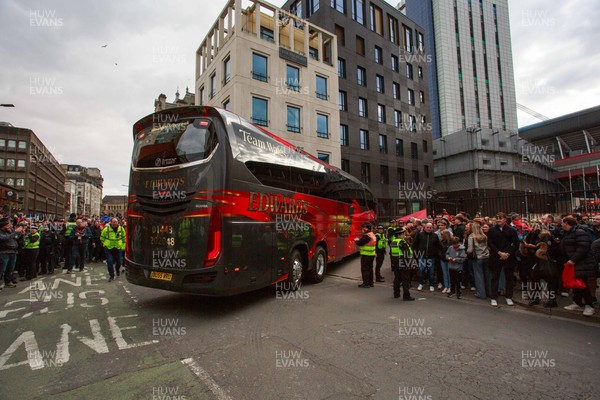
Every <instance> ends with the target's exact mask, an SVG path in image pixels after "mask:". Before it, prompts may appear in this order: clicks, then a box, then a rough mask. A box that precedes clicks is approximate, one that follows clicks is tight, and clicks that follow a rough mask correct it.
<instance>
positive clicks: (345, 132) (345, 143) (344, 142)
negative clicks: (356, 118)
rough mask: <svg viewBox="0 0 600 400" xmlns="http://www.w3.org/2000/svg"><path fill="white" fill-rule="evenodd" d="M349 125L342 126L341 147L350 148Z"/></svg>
mask: <svg viewBox="0 0 600 400" xmlns="http://www.w3.org/2000/svg"><path fill="white" fill-rule="evenodd" d="M348 145H349V140H348V125H340V146H348Z"/></svg>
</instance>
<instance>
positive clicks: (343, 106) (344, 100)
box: [338, 90, 348, 111]
mask: <svg viewBox="0 0 600 400" xmlns="http://www.w3.org/2000/svg"><path fill="white" fill-rule="evenodd" d="M338 102H339V106H340V111H348V96H347V95H346V92H344V91H343V90H340V94H339V98H338Z"/></svg>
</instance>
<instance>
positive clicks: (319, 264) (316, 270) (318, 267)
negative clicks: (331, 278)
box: [308, 246, 327, 283]
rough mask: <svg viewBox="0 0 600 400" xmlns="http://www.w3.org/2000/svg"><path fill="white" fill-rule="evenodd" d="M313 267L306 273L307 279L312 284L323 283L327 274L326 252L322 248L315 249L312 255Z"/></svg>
mask: <svg viewBox="0 0 600 400" xmlns="http://www.w3.org/2000/svg"><path fill="white" fill-rule="evenodd" d="M314 260H315V261H314V263H315V265H314V267H313V269H311V270H310V271H309V272H308V279H309V280H310V281H311V282H313V283H319V282H323V279H325V274H326V273H327V252H326V251H325V249H324V248H322V247H320V246H319V247H317V248H316V250H315V255H314Z"/></svg>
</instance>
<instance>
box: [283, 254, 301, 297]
mask: <svg viewBox="0 0 600 400" xmlns="http://www.w3.org/2000/svg"><path fill="white" fill-rule="evenodd" d="M303 272H304V265H303V264H302V254H301V253H300V251H298V250H294V251H293V252H292V255H291V256H290V270H289V272H288V279H287V283H288V285H289V289H290V290H291V291H296V290H297V289H299V288H300V285H301V282H302V274H303Z"/></svg>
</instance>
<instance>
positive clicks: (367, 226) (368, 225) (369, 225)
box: [364, 224, 373, 230]
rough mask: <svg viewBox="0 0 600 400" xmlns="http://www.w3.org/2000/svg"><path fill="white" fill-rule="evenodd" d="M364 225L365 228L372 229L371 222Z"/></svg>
mask: <svg viewBox="0 0 600 400" xmlns="http://www.w3.org/2000/svg"><path fill="white" fill-rule="evenodd" d="M364 227H365V228H367V229H368V230H371V229H373V226H372V225H371V224H365V225H364Z"/></svg>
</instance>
